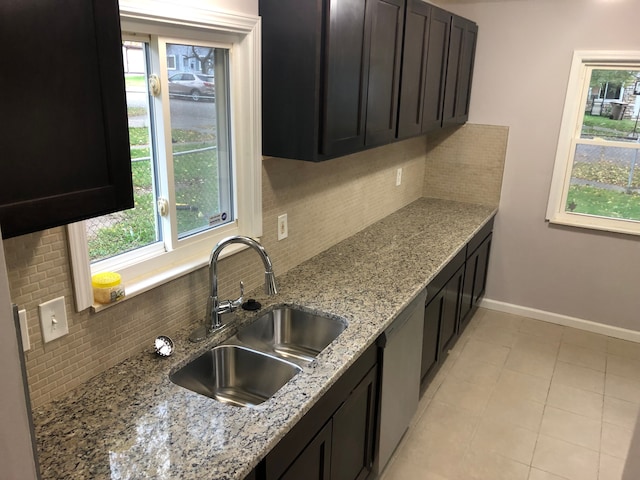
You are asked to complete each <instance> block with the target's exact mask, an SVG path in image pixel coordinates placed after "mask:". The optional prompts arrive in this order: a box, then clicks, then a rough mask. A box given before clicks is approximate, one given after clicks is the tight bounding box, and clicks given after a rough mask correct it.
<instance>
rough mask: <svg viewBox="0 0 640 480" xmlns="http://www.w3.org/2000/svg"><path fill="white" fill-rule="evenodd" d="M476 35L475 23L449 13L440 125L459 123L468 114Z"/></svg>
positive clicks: (465, 118) (464, 120) (464, 119)
mask: <svg viewBox="0 0 640 480" xmlns="http://www.w3.org/2000/svg"><path fill="white" fill-rule="evenodd" d="M477 38H478V26H477V25H476V24H475V23H474V22H472V21H470V20H467V19H465V18H462V17H458V16H456V15H454V16H453V17H452V20H451V35H450V36H449V59H448V62H447V79H446V87H445V95H444V112H443V119H442V125H443V126H448V125H460V124H463V123H465V122H466V121H467V119H468V118H469V100H470V99H471V79H472V76H473V63H474V60H475V51H476V40H477Z"/></svg>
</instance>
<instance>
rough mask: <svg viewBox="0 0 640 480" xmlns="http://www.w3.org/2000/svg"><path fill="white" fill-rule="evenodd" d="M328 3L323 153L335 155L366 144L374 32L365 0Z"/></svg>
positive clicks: (354, 149) (339, 0)
mask: <svg viewBox="0 0 640 480" xmlns="http://www.w3.org/2000/svg"><path fill="white" fill-rule="evenodd" d="M327 3H328V4H329V5H330V7H329V24H328V29H327V32H326V45H325V59H324V60H325V70H326V85H325V90H324V109H323V110H324V118H323V122H322V127H323V128H322V131H323V133H324V135H323V141H322V151H321V153H322V154H324V155H328V156H331V157H335V156H339V155H345V154H348V153H353V152H356V151H358V150H361V149H362V148H363V147H364V139H365V115H366V101H367V96H366V93H367V85H368V72H369V40H370V35H371V32H370V29H369V28H367V22H366V10H367V8H366V6H367V2H366V0H327Z"/></svg>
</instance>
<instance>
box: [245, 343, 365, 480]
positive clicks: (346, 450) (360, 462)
mask: <svg viewBox="0 0 640 480" xmlns="http://www.w3.org/2000/svg"><path fill="white" fill-rule="evenodd" d="M377 355H378V351H377V347H376V346H375V345H372V346H371V347H369V349H368V350H367V351H365V353H363V354H362V356H361V357H360V358H359V359H358V360H356V362H355V363H354V365H353V366H352V367H351V368H350V369H349V370H347V372H345V373H344V375H342V377H340V379H339V380H338V381H337V382H336V383H335V384H334V386H333V387H331V388H330V389H329V391H328V392H327V393H326V394H325V395H324V396H323V397H322V398H321V399H320V400H319V401H318V403H317V404H316V405H315V406H314V407H313V408H312V409H311V410H310V411H309V412H308V413H307V414H306V415H305V416H304V417H302V419H301V420H300V421H299V422H298V424H297V425H296V426H295V427H294V428H293V429H292V430H291V431H290V432H289V433H288V434H287V435H286V436H285V437H284V438H283V439H282V440H281V441H280V442H279V443H278V445H276V446H275V447H274V449H273V450H272V451H271V452H270V453H269V454H268V455H267V456H266V458H265V459H264V460H263V461H262V462H261V464H260V465H259V466H258V468H257V472H258V474H257V478H258V479H262V478H264V479H266V480H276V479H278V480H285V479H286V480H297V479H305V480H307V479H319V480H320V479H322V480H328V479H331V480H363V479H365V478H367V476H368V475H369V473H370V472H371V470H372V467H373V461H374V448H375V434H376V420H377V402H378V368H377Z"/></svg>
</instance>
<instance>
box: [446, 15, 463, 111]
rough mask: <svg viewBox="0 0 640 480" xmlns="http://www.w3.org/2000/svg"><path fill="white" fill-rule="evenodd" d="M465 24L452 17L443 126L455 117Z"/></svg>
mask: <svg viewBox="0 0 640 480" xmlns="http://www.w3.org/2000/svg"><path fill="white" fill-rule="evenodd" d="M464 29H465V22H464V20H463V19H461V18H460V17H455V16H454V17H453V19H452V21H451V34H450V35H449V59H448V61H447V78H446V82H445V84H446V86H445V94H444V111H443V124H450V123H452V121H453V119H454V117H455V115H456V102H457V100H458V98H457V94H456V93H457V90H458V78H459V75H460V60H461V58H462V46H463V40H464Z"/></svg>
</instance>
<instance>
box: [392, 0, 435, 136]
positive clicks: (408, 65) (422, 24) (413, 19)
mask: <svg viewBox="0 0 640 480" xmlns="http://www.w3.org/2000/svg"><path fill="white" fill-rule="evenodd" d="M430 19H431V6H429V5H428V4H427V3H425V2H423V1H422V0H409V2H408V3H407V13H406V19H405V25H404V51H403V53H402V76H401V82H402V84H401V85H400V104H399V113H398V138H407V137H410V136H413V135H419V134H420V133H421V131H422V110H423V107H422V105H423V103H424V95H425V78H426V70H427V47H428V44H429V38H428V36H429V21H430Z"/></svg>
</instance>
